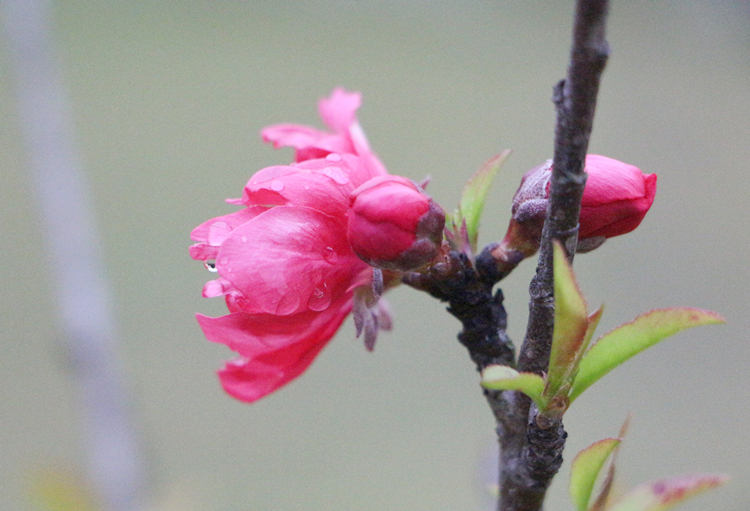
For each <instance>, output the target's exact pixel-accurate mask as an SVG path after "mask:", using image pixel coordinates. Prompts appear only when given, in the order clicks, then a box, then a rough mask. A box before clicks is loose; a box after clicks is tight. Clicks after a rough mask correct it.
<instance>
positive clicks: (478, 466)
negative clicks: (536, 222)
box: [0, 0, 750, 511]
mask: <svg viewBox="0 0 750 511" xmlns="http://www.w3.org/2000/svg"><path fill="white" fill-rule="evenodd" d="M52 7H53V9H54V37H55V41H56V44H57V51H58V56H59V57H60V58H61V62H62V64H63V73H64V79H65V82H66V85H67V86H68V89H69V90H68V92H69V99H70V101H71V104H72V110H73V115H74V122H75V133H76V142H77V149H78V151H79V154H80V157H81V160H82V163H83V167H84V170H85V172H86V174H87V175H88V177H89V178H90V182H91V186H92V189H93V192H94V201H95V208H96V215H97V221H98V223H99V230H100V232H101V234H102V237H103V243H104V257H105V260H106V264H107V270H108V275H109V277H110V279H111V284H112V289H113V290H114V292H115V297H116V313H117V318H118V325H119V330H120V333H121V339H122V345H121V348H120V354H121V356H122V357H123V359H124V364H125V367H126V374H127V377H128V384H129V387H130V391H131V393H132V399H133V405H134V409H135V412H136V420H137V422H138V429H139V432H140V433H141V435H142V442H143V447H144V452H145V456H146V458H147V461H148V469H149V474H148V475H149V480H150V484H151V495H150V496H149V499H150V500H151V502H153V503H154V504H153V505H154V509H174V510H177V509H180V510H196V511H197V510H211V511H230V510H239V509H241V510H258V511H274V510H280V511H293V510H303V509H304V510H318V509H320V510H327V511H352V510H363V511H369V510H415V511H419V510H424V511H427V510H430V511H440V510H456V509H477V510H481V509H489V507H490V505H491V504H490V501H491V499H490V498H489V496H488V495H487V493H486V485H488V484H490V483H491V482H492V481H493V478H494V476H493V473H492V472H493V469H492V464H493V460H494V458H495V456H496V453H495V444H494V435H493V421H492V418H491V415H490V413H489V411H488V409H487V406H486V404H485V402H484V400H483V398H482V396H481V393H480V390H479V387H478V376H477V374H476V373H475V371H474V368H473V365H472V364H471V362H470V361H469V359H468V357H467V355H466V352H465V350H464V348H462V347H461V346H460V345H459V344H458V342H457V341H456V338H455V335H456V333H457V332H458V329H459V323H458V321H456V320H455V319H454V318H452V317H451V316H449V315H448V314H447V313H445V312H444V306H443V305H441V304H439V303H437V302H435V301H434V300H433V299H431V298H429V297H428V296H426V295H420V294H418V293H417V292H415V291H413V290H410V289H407V288H399V289H397V290H395V291H393V292H391V293H390V294H389V299H390V301H391V304H392V306H393V309H394V312H395V321H396V323H395V329H394V331H393V332H392V333H390V334H385V335H382V336H381V338H380V339H379V341H378V345H377V346H376V349H375V352H374V353H372V354H370V353H367V352H366V351H365V349H364V347H363V346H362V343H361V341H358V340H355V339H354V329H353V326H352V325H351V321H348V322H347V323H346V324H345V327H344V328H342V330H341V331H340V332H339V334H338V335H337V336H336V338H335V339H334V341H333V342H332V343H331V344H330V345H329V347H328V348H327V349H326V350H324V351H323V353H322V354H321V355H320V356H319V358H318V359H317V360H316V362H315V363H314V364H313V365H312V367H311V368H310V370H309V371H307V373H305V374H304V375H303V376H302V377H301V378H300V379H298V380H297V381H295V382H293V383H292V384H290V385H289V386H287V387H286V388H284V389H282V390H281V391H279V392H277V393H275V394H273V395H272V396H270V397H268V398H266V399H264V400H262V401H260V402H258V403H256V404H254V405H251V406H248V405H245V404H242V403H240V402H237V401H234V400H232V399H230V398H229V397H227V396H226V395H225V394H224V393H223V392H222V390H221V388H220V386H219V385H218V382H217V380H216V378H215V375H214V370H215V369H216V368H218V367H219V366H220V365H221V363H222V361H223V360H225V359H228V358H231V357H232V355H231V353H230V352H229V351H228V350H227V349H226V348H225V347H223V346H218V345H212V344H210V343H209V342H207V341H206V340H205V339H204V338H203V336H202V334H201V332H200V329H199V328H198V325H197V324H196V322H195V320H194V317H193V314H194V313H195V312H196V311H201V312H203V313H205V314H209V315H219V314H222V313H223V312H224V307H223V304H222V301H221V300H219V299H215V300H205V299H202V298H201V296H200V291H201V287H202V285H203V283H204V282H205V281H206V280H208V279H209V278H210V276H209V274H208V273H207V272H206V271H205V269H204V268H203V266H202V265H201V264H200V263H199V262H195V261H192V260H191V259H190V258H189V257H188V253H187V248H188V246H189V245H190V243H191V242H190V240H189V238H188V235H189V232H190V230H191V229H192V228H193V227H194V226H196V225H198V224H199V223H200V222H202V221H203V220H206V219H208V218H210V217H214V216H218V215H220V214H224V213H227V212H230V211H232V210H233V208H232V207H230V206H227V205H226V204H224V203H223V200H224V199H225V198H227V197H237V196H239V195H240V194H241V190H242V186H243V185H244V183H245V182H246V180H247V179H248V178H249V176H250V175H251V174H252V173H253V172H255V171H256V170H258V169H260V168H262V167H265V166H269V165H272V164H279V163H286V162H288V161H290V159H291V153H290V152H288V151H281V152H274V151H273V150H272V149H271V148H270V147H267V146H264V145H263V144H262V143H261V141H260V138H259V135H258V133H259V130H260V129H261V128H262V127H264V126H266V125H268V124H271V123H277V122H298V123H307V124H312V125H316V126H320V121H319V119H318V116H317V100H318V98H320V97H322V96H326V95H328V94H329V92H330V91H331V89H332V88H333V87H335V86H338V85H341V86H344V87H346V88H348V89H351V90H359V91H362V93H363V97H364V105H363V107H362V109H361V111H360V121H361V123H362V125H363V127H364V129H365V131H366V132H367V134H368V136H369V138H370V142H371V144H372V146H373V148H374V149H375V151H377V152H378V154H379V155H380V157H381V159H382V160H383V161H384V162H385V164H386V166H387V167H388V168H389V170H390V171H391V172H393V173H398V174H403V175H406V176H408V177H411V178H413V179H421V178H422V177H424V176H425V175H427V174H429V175H431V176H432V178H433V180H432V183H431V184H430V186H429V191H430V193H431V194H432V195H433V197H434V198H436V199H437V200H438V202H440V203H441V204H443V205H444V206H445V207H450V208H452V207H453V205H454V204H455V203H456V201H457V199H458V193H459V190H460V187H461V186H462V183H463V182H464V181H465V179H466V178H467V177H468V176H469V175H470V174H471V173H472V172H473V171H474V170H475V169H477V168H478V167H479V165H480V164H481V163H482V162H483V161H485V160H486V159H488V158H489V157H491V156H493V155H494V154H496V153H498V152H499V151H501V150H503V149H506V148H512V149H513V150H514V152H513V154H512V156H511V158H510V160H509V161H508V163H507V165H506V166H505V168H504V169H503V170H502V171H501V175H500V177H499V179H498V182H497V183H496V185H495V187H494V189H493V192H492V199H491V202H490V204H489V205H488V207H487V212H486V215H485V219H484V221H483V229H482V231H481V235H480V242H481V243H489V242H491V241H494V240H496V239H498V238H499V237H500V236H501V235H502V234H503V233H504V230H505V226H506V224H507V221H508V216H509V207H510V198H511V197H512V195H513V192H514V191H515V189H516V187H517V185H518V183H519V180H520V177H521V175H522V174H523V172H524V171H526V170H527V169H529V168H531V167H532V166H535V165H537V164H539V163H541V162H543V161H544V160H545V159H547V158H549V157H551V152H552V134H553V125H554V110H553V106H552V104H551V102H550V100H549V98H550V95H551V88H552V85H553V84H554V83H555V82H556V81H557V80H559V79H560V78H562V77H563V76H564V74H565V70H566V66H567V57H568V49H569V44H570V43H569V40H570V29H571V21H572V7H573V2H558V1H542V2H519V1H497V2H489V1H480V2H467V1H463V2H460V1H448V0H442V1H427V0H423V1H414V2H401V1H396V0H386V1H380V2H362V1H345V0H339V1H332V2H301V1H286V2H273V1H265V2H257V1H247V2H240V1H137V2H108V1H97V0H77V1H69V0H68V1H65V0H64V1H59V2H55V3H53V5H52ZM749 27H750V7H749V4H748V3H747V2H745V1H735V2H731V1H719V0H717V1H712V2H702V1H689V0H673V1H662V2H647V1H619V2H617V1H616V2H613V5H612V6H611V11H610V18H609V27H608V39H609V42H610V45H611V46H612V49H613V52H612V56H611V58H610V62H609V65H608V67H607V70H606V72H605V75H604V79H603V81H602V86H601V93H600V98H599V104H598V109H597V115H596V120H595V124H594V135H593V138H592V140H591V145H590V152H592V153H600V154H605V155H608V156H611V157H614V158H617V159H621V160H624V161H626V162H629V163H632V164H635V165H637V166H639V167H640V168H641V169H642V170H643V171H644V172H647V173H653V172H656V173H657V174H658V175H659V191H658V194H657V198H656V202H655V203H654V206H653V208H652V210H651V212H650V213H649V215H648V216H647V217H646V219H645V221H644V222H643V224H642V225H641V227H640V228H639V229H638V230H637V231H635V232H633V233H632V234H630V235H627V236H625V237H622V238H616V239H613V240H610V241H609V242H608V243H606V244H605V245H604V246H603V247H602V248H600V249H599V250H597V251H595V252H592V253H591V254H586V255H582V256H580V257H579V258H577V259H576V271H577V274H578V277H579V281H580V284H581V287H582V289H583V291H584V293H585V294H586V295H587V297H588V299H589V303H590V305H591V306H592V307H595V306H597V305H598V304H599V303H602V302H603V303H605V305H606V310H605V315H604V318H603V320H602V325H601V326H600V331H601V332H604V331H606V330H608V329H610V328H612V327H614V326H616V325H618V324H620V323H622V322H625V321H627V320H630V319H632V318H633V317H634V316H635V315H637V314H638V313H640V312H644V311H645V310H648V309H651V308H655V307H664V306H670V305H690V306H696V307H703V308H707V309H712V310H715V311H718V312H720V313H722V314H723V315H725V316H726V318H727V319H728V322H727V324H726V325H725V326H718V327H706V328H702V329H696V330H693V331H688V332H685V333H682V334H680V335H679V336H678V337H676V338H673V339H670V340H668V341H666V342H665V343H664V344H662V345H660V346H657V347H655V348H653V349H652V350H650V351H648V352H647V353H644V354H643V355H640V356H639V357H638V358H636V359H634V360H632V361H630V362H629V363H628V364H627V365H625V366H624V367H622V368H620V369H618V370H617V371H615V372H614V373H613V374H611V375H610V376H608V377H607V378H605V379H604V380H603V381H602V382H601V383H599V384H597V385H596V386H595V387H593V388H592V389H591V390H589V391H588V392H587V393H586V395H585V396H584V397H582V398H581V399H579V400H578V401H577V402H576V405H575V406H574V407H573V408H572V409H571V411H570V412H569V413H568V415H566V426H567V429H568V431H569V434H570V436H569V441H568V447H567V450H566V460H567V461H568V462H569V460H570V459H572V457H573V455H574V453H575V452H577V451H578V450H580V449H581V448H583V447H584V446H586V445H588V444H590V443H592V442H593V441H595V440H598V439H601V438H604V437H607V436H614V435H616V434H617V431H618V429H619V427H620V424H621V423H622V421H623V420H624V418H625V417H626V415H627V414H628V413H629V412H632V414H633V421H632V424H631V429H630V433H629V435H628V438H627V441H626V443H625V446H624V448H623V450H622V452H621V455H620V472H619V477H620V485H621V487H622V489H624V488H626V487H630V486H633V485H635V484H638V483H640V482H644V481H647V480H650V479H654V478H657V477H660V476H667V475H675V474H680V473H686V472H696V471H703V472H722V473H728V474H730V475H732V476H733V480H732V481H731V482H730V483H729V485H728V486H727V487H725V488H723V489H720V490H717V491H715V492H713V493H711V494H710V495H706V496H702V497H699V499H698V500H696V501H694V502H690V503H689V504H688V505H685V506H684V507H683V508H682V509H684V510H686V511H687V510H694V511H697V510H699V509H722V510H724V511H733V510H736V511H740V510H746V509H748V508H749V507H750V489H748V487H749V486H750V434H749V433H748V426H749V425H750V406H749V405H750V374H749V373H748V365H749V364H748V362H750V339H749V337H750V336H749V334H748V332H749V331H750V314H748V310H749V309H748V302H749V301H750V300H748V298H750V292H749V291H748V289H749V288H750V278H748V275H749V272H748V269H747V263H748V256H747V254H748V250H750V246H749V245H748V234H749V233H750V228H749V227H748V219H749V218H750V201H749V200H748V199H747V194H748V190H750V173H748V170H747V162H748V161H750V141H749V140H748V139H749V135H750V51H748V50H750V28H749ZM12 93H13V88H12V82H11V77H10V76H9V61H8V56H7V52H5V51H2V52H0V125H1V126H2V131H0V154H2V157H1V159H0V161H1V162H2V163H1V164H0V165H1V166H0V172H1V174H0V179H1V180H0V182H1V183H2V200H1V201H0V239H1V240H2V253H3V254H4V256H3V264H2V266H1V267H0V279H1V280H0V289H1V290H2V291H1V292H0V318H2V319H1V320H0V321H1V322H0V368H1V371H0V389H2V390H1V391H0V460H1V461H0V508H2V509H9V510H13V509H18V510H26V509H31V505H30V504H29V501H28V500H27V498H26V496H25V493H26V488H27V486H28V482H29V477H30V476H29V474H30V473H33V470H34V469H35V468H36V467H38V466H44V465H48V464H53V465H58V466H59V465H62V466H67V467H73V468H75V467H78V466H79V465H80V460H81V458H82V453H83V451H84V449H83V445H84V442H85V441H86V439H85V438H82V435H81V433H80V429H79V413H78V412H79V405H78V401H77V398H76V386H75V384H74V382H73V381H72V380H71V378H70V375H69V373H68V370H67V368H66V365H65V363H64V359H63V356H62V354H61V349H60V347H59V330H58V328H57V326H56V323H55V321H56V319H55V315H54V303H53V301H52V295H51V290H52V287H51V278H50V274H49V270H48V268H47V265H46V260H45V254H44V252H43V239H42V234H41V230H40V223H39V217H38V216H37V214H36V213H37V211H36V210H37V206H36V205H35V203H34V200H33V198H32V190H31V181H30V179H29V176H28V172H27V170H26V161H27V160H26V154H25V152H24V147H23V140H22V137H21V134H20V131H19V130H20V124H19V120H18V116H17V111H16V110H15V104H14V101H13V94H12ZM533 267H534V263H532V262H531V261H529V262H527V263H525V264H524V265H522V266H521V267H520V268H519V269H518V270H517V271H516V272H514V273H513V274H512V275H511V276H510V277H508V279H507V280H506V281H504V282H503V286H502V288H503V290H504V292H505V296H506V304H507V309H508V313H509V316H510V334H511V336H512V337H513V339H514V340H516V341H519V340H520V339H521V338H522V337H523V332H524V326H525V320H526V315H527V300H528V291H527V285H528V280H529V278H530V277H531V275H532V273H533ZM567 467H568V463H566V464H565V466H564V469H563V470H562V472H561V474H560V475H559V476H558V478H557V479H556V481H555V483H554V485H553V487H552V490H551V493H550V500H549V501H548V505H547V509H548V510H549V511H557V510H565V509H570V508H571V505H570V504H569V501H568V499H567V495H566V488H565V487H566V483H567Z"/></svg>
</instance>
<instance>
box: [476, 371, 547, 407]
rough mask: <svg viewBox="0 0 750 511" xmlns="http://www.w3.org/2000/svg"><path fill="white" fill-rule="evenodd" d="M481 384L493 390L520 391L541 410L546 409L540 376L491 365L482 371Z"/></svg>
mask: <svg viewBox="0 0 750 511" xmlns="http://www.w3.org/2000/svg"><path fill="white" fill-rule="evenodd" d="M481 384H482V387H484V388H486V389H492V390H520V391H521V392H523V393H524V394H526V395H527V396H529V397H530V398H531V400H532V401H534V403H536V406H537V407H538V408H539V409H543V408H544V404H545V401H544V399H543V398H542V390H544V380H543V379H542V377H541V376H539V375H538V374H534V373H519V372H518V371H516V370H515V369H511V368H510V367H508V366H501V365H491V366H487V367H486V368H485V369H484V371H482V381H481Z"/></svg>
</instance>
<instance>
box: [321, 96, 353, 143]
mask: <svg viewBox="0 0 750 511" xmlns="http://www.w3.org/2000/svg"><path fill="white" fill-rule="evenodd" d="M361 104H362V95H361V94H360V93H359V92H347V91H346V90H344V89H342V88H341V87H338V88H336V89H334V90H333V92H332V93H331V96H330V97H329V98H324V99H321V100H320V101H319V102H318V111H319V112H320V117H321V118H322V119H323V122H325V123H326V126H328V127H329V128H330V129H331V130H332V131H334V132H336V133H346V134H347V135H348V134H349V127H350V126H351V125H352V124H354V123H355V122H356V120H357V109H358V108H359V107H360V105H361Z"/></svg>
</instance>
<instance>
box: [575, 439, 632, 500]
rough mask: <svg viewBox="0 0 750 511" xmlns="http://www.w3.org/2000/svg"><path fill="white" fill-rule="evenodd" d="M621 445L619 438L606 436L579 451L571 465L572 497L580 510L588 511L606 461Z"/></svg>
mask: <svg viewBox="0 0 750 511" xmlns="http://www.w3.org/2000/svg"><path fill="white" fill-rule="evenodd" d="M618 445H620V439H619V438H605V439H604V440H599V441H598V442H596V443H594V444H591V445H589V446H588V447H586V448H585V449H584V450H582V451H581V452H579V453H578V454H577V455H576V457H575V458H574V459H573V463H572V464H571V466H570V498H571V499H572V500H573V504H574V505H575V507H576V509H577V510H578V511H587V509H588V508H589V500H591V493H592V492H593V490H594V484H595V483H596V478H597V477H599V472H601V470H602V467H603V466H604V462H606V461H607V458H609V455H610V454H612V452H613V451H614V450H615V449H616V448H617V446H618Z"/></svg>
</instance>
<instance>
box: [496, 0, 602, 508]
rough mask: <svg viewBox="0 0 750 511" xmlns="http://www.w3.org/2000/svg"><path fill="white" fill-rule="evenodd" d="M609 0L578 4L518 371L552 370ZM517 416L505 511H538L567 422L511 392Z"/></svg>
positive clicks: (512, 421)
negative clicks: (559, 259) (562, 255)
mask: <svg viewBox="0 0 750 511" xmlns="http://www.w3.org/2000/svg"><path fill="white" fill-rule="evenodd" d="M607 3H608V2H607V0H579V1H578V2H577V6H576V15H575V22H574V27H573V44H572V48H571V55H570V66H569V68H568V76H567V78H566V79H565V80H563V81H561V82H560V83H559V84H557V86H556V87H555V89H554V94H553V101H554V103H555V106H556V108H557V124H556V129H555V154H554V160H553V167H554V168H553V173H552V180H551V190H550V201H549V207H548V210H547V218H546V220H545V223H544V231H543V233H542V242H541V247H540V254H539V264H538V266H537V272H536V275H535V277H534V278H533V279H532V281H531V284H530V288H529V292H530V295H531V302H530V305H529V322H528V326H527V330H526V338H525V339H524V342H523V344H522V346H521V350H520V353H519V358H518V370H519V371H530V372H535V373H537V374H541V373H542V372H543V371H545V370H546V369H547V366H548V365H549V354H550V347H551V344H552V331H553V327H554V296H553V280H552V278H553V275H552V239H558V240H560V241H561V242H562V243H563V245H564V246H565V248H566V249H567V253H568V258H569V259H570V261H571V262H572V260H573V256H574V254H575V247H576V243H577V240H578V217H579V214H580V208H581V197H582V195H583V188H584V185H585V183H586V174H585V172H584V162H585V158H586V151H587V149H588V142H589V138H590V136H591V128H592V125H593V119H594V110H595V108H596V97H597V92H598V89H599V80H600V77H601V74H602V72H603V71H604V67H605V65H606V62H607V56H608V54H609V48H608V46H607V42H606V40H605V38H604V33H605V22H606V15H607ZM506 401H507V402H508V403H509V404H510V407H509V412H510V417H508V418H507V419H506V421H504V423H503V424H500V425H499V427H498V436H499V439H500V444H501V460H500V461H501V465H500V499H499V502H498V510H499V511H536V510H539V509H541V508H542V502H543V500H544V495H545V493H546V491H547V488H548V486H549V484H550V482H551V480H552V477H554V475H555V474H556V473H557V470H558V469H559V467H560V464H561V463H562V449H563V447H564V445H565V436H566V433H565V430H564V429H563V426H562V422H561V421H546V422H544V423H538V422H537V420H536V410H535V409H534V408H533V407H531V403H530V400H529V399H528V398H527V397H525V396H523V395H521V394H519V393H513V392H507V393H506Z"/></svg>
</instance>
